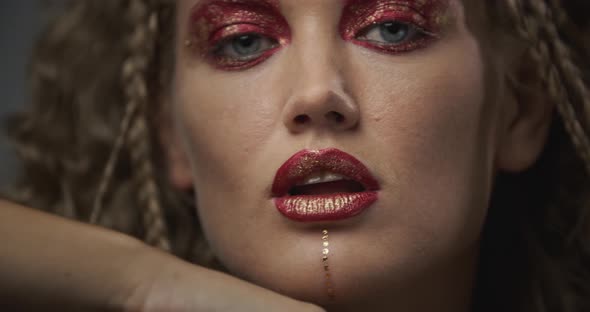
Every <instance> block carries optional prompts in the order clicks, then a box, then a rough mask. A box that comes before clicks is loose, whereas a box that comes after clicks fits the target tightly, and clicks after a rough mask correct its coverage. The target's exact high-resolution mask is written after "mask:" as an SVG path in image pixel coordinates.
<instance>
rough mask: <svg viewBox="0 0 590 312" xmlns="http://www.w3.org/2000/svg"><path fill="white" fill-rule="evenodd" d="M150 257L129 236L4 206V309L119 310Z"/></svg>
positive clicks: (0, 250)
mask: <svg viewBox="0 0 590 312" xmlns="http://www.w3.org/2000/svg"><path fill="white" fill-rule="evenodd" d="M150 253H154V254H157V252H155V251H154V250H152V249H151V248H149V247H147V246H145V245H144V244H143V243H141V242H140V241H138V240H135V239H133V238H131V237H129V236H125V235H123V234H119V233H116V232H113V231H109V230H106V229H102V228H99V227H95V226H90V225H86V224H82V223H78V222H75V221H70V220H67V219H64V218H60V217H57V216H53V215H50V214H46V213H43V212H40V211H36V210H32V209H28V208H24V207H20V206H17V205H14V204H11V203H8V202H4V201H0V307H2V306H6V305H7V304H11V305H13V306H19V307H20V306H27V307H29V308H33V307H37V308H43V309H46V308H47V307H51V306H56V305H59V307H60V308H62V309H63V307H71V309H73V310H75V309H78V308H81V307H82V306H83V307H84V309H85V310H89V309H90V310H101V311H104V310H109V309H111V308H112V309H113V310H117V309H119V308H120V306H121V305H122V304H123V303H121V302H116V301H117V300H118V299H117V298H124V297H125V296H126V293H129V292H132V291H134V289H133V287H134V285H137V284H138V283H140V279H141V278H142V277H141V274H140V273H139V271H138V269H139V268H140V267H141V266H142V265H144V264H143V263H145V262H146V261H145V257H144V256H147V255H148V254H150ZM143 278H145V277H143ZM0 310H2V309H0Z"/></svg>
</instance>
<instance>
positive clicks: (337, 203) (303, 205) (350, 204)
mask: <svg viewBox="0 0 590 312" xmlns="http://www.w3.org/2000/svg"><path fill="white" fill-rule="evenodd" d="M376 200H377V192H359V193H337V194H327V195H296V196H285V197H280V198H275V199H274V202H275V205H276V206H277V209H278V210H279V211H280V212H281V213H282V214H283V215H284V216H285V217H287V218H289V219H291V220H294V221H299V222H321V221H338V220H343V219H348V218H352V217H354V216H356V215H358V214H360V213H361V212H363V211H365V210H366V209H367V208H369V207H370V206H371V204H373V203H374V202H375V201H376Z"/></svg>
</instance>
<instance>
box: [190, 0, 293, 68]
mask: <svg viewBox="0 0 590 312" xmlns="http://www.w3.org/2000/svg"><path fill="white" fill-rule="evenodd" d="M189 23H190V24H189V32H190V42H191V47H192V48H193V49H194V50H195V51H196V52H197V53H198V54H199V55H201V56H203V57H205V58H206V59H207V60H208V61H209V62H210V63H211V64H212V65H213V66H215V67H218V68H220V69H225V70H244V69H248V68H250V67H253V66H255V65H257V64H259V63H261V62H263V61H264V60H266V59H268V58H269V57H270V56H272V54H274V53H275V52H276V51H277V50H278V49H279V48H281V47H282V46H284V45H286V44H288V43H289V41H290V40H291V34H290V30H289V26H288V24H287V21H286V20H285V18H284V17H283V16H282V15H281V13H280V12H279V9H278V1H277V0H204V1H202V2H201V3H199V4H197V5H196V6H195V7H194V8H193V9H192V11H191V15H190V21H189Z"/></svg>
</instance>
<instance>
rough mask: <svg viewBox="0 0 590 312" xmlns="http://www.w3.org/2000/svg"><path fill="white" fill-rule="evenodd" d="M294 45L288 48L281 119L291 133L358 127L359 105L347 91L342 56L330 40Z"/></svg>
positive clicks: (343, 129) (342, 129) (344, 129)
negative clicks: (287, 88)
mask: <svg viewBox="0 0 590 312" xmlns="http://www.w3.org/2000/svg"><path fill="white" fill-rule="evenodd" d="M306 42H312V43H313V44H302V45H299V46H295V44H294V46H293V49H292V50H291V52H292V53H293V54H294V55H291V60H292V62H291V66H290V67H291V68H290V70H289V74H290V78H289V81H290V85H291V89H290V90H291V92H290V94H289V96H288V99H287V102H286V104H285V107H284V114H283V123H284V124H285V126H286V127H287V128H288V129H289V130H290V132H292V133H301V132H304V131H309V130H311V129H314V128H316V129H317V128H323V129H329V130H332V131H346V130H351V129H354V128H356V127H357V125H358V123H359V115H360V112H359V108H358V106H357V104H356V103H355V101H354V100H353V98H352V97H351V95H350V94H349V93H348V92H347V91H346V81H345V79H344V77H343V75H342V70H341V64H342V62H343V61H344V60H343V59H342V58H341V57H334V54H335V53H337V52H336V49H335V47H333V46H332V44H329V43H326V41H323V44H320V42H322V41H320V40H306Z"/></svg>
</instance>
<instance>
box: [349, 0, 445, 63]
mask: <svg viewBox="0 0 590 312" xmlns="http://www.w3.org/2000/svg"><path fill="white" fill-rule="evenodd" d="M449 20H450V9H449V0H349V1H347V2H346V4H345V7H344V11H343V15H342V19H341V22H340V33H341V36H342V38H343V39H344V40H346V41H351V42H353V43H355V44H358V45H361V46H364V47H366V48H369V49H373V50H377V51H380V52H384V53H389V54H396V53H402V52H409V51H412V50H415V49H419V48H422V47H425V46H426V45H428V44H429V43H430V42H431V41H433V40H435V39H437V38H438V37H439V36H440V34H441V32H442V30H443V28H444V26H445V25H446V24H448V23H449Z"/></svg>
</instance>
